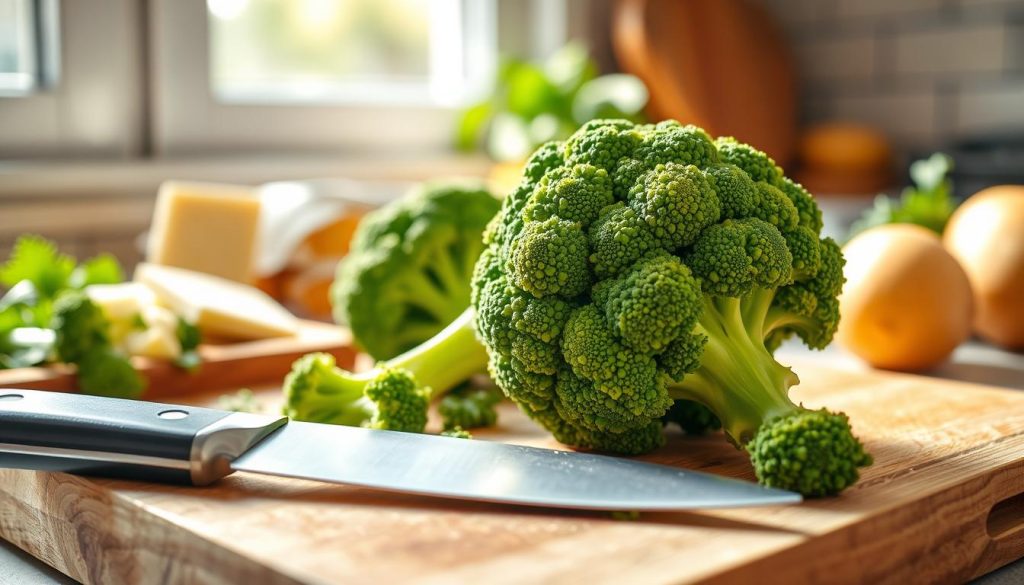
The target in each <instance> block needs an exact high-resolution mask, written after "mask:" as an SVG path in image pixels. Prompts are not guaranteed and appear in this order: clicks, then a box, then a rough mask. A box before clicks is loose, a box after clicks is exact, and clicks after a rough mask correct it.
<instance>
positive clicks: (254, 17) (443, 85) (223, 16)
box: [207, 0, 472, 103]
mask: <svg viewBox="0 0 1024 585" xmlns="http://www.w3.org/2000/svg"><path fill="white" fill-rule="evenodd" d="M207 8H208V10H209V15H210V18H209V22H210V60H211V67H210V75H211V87H212V90H213V93H214V95H215V96H216V97H217V98H219V99H220V100H222V101H226V102H257V103H274V102H319V103H323V102H343V103H346V102H347V103H353V102H359V103H446V102H454V101H458V100H459V99H460V97H461V96H462V94H463V93H464V92H465V90H466V88H467V87H468V86H469V85H470V81H471V80H470V79H469V77H470V74H469V70H470V67H468V66H467V65H466V64H467V63H471V62H472V61H471V60H470V59H469V58H468V57H467V56H466V51H467V44H468V43H467V39H469V38H470V36H469V35H467V34H466V28H467V15H466V12H467V10H466V9H465V6H464V3H463V2H460V1H459V0H207Z"/></svg>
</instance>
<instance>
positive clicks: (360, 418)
mask: <svg viewBox="0 0 1024 585" xmlns="http://www.w3.org/2000/svg"><path fill="white" fill-rule="evenodd" d="M470 319H471V314H466V315H463V316H462V317H461V318H460V319H458V320H456V321H455V322H453V323H452V324H451V325H449V326H448V327H447V328H445V329H444V330H442V331H441V332H440V333H438V334H437V335H436V336H434V337H432V338H431V339H430V340H428V341H427V343H425V344H423V345H420V346H418V347H417V348H416V349H414V350H412V351H409V352H406V353H404V354H402V355H400V356H398V357H396V358H394V359H391V360H389V361H387V362H381V363H380V364H378V365H377V367H376V368H374V369H373V370H370V371H368V372H361V373H353V372H348V371H346V370H343V369H341V368H338V367H337V366H336V365H335V360H334V356H331V355H330V354H326V353H312V354H308V355H305V356H303V357H301V358H299V359H298V360H296V361H295V363H294V364H292V369H291V371H290V372H289V373H288V375H287V376H286V377H285V380H284V396H285V405H284V414H285V415H287V416H288V417H290V418H293V419H295V420H302V421H309V422H319V423H329V424H339V425H347V426H362V427H370V428H377V429H387V430H395V431H407V432H416V433H421V432H423V429H424V427H425V426H426V423H427V407H428V406H429V403H430V400H431V398H432V397H434V396H440V395H443V394H444V393H445V392H448V391H449V390H451V389H452V388H455V387H456V386H458V385H460V384H462V383H463V382H464V381H465V380H466V379H467V378H469V377H470V376H472V375H473V374H475V373H476V372H478V371H480V370H482V369H483V368H484V367H485V365H486V363H487V355H486V352H485V351H484V350H483V348H482V347H480V345H479V344H478V343H476V340H475V339H474V336H473V331H472V329H471V328H470V327H469V326H468V325H469V322H470ZM437 356H445V358H446V359H444V360H441V359H437ZM449 359H450V360H452V361H448V360H449Z"/></svg>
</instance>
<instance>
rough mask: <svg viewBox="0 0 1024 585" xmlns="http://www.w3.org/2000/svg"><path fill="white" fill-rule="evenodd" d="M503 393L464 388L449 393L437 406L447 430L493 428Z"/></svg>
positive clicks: (485, 389)
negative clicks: (497, 407)
mask: <svg viewBox="0 0 1024 585" xmlns="http://www.w3.org/2000/svg"><path fill="white" fill-rule="evenodd" d="M499 402H501V393H500V392H498V391H496V389H494V388H469V387H463V388H459V389H456V390H454V391H452V392H449V393H448V394H446V395H445V397H444V398H442V399H441V402H440V403H438V405H437V411H438V413H439V414H440V415H441V424H442V426H443V427H444V428H445V430H452V429H456V428H458V429H477V428H481V427H493V426H494V424H495V423H496V422H497V421H498V411H497V410H496V409H495V407H496V406H497V405H498V403H499Z"/></svg>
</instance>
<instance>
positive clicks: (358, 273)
mask: <svg viewBox="0 0 1024 585" xmlns="http://www.w3.org/2000/svg"><path fill="white" fill-rule="evenodd" d="M535 163H536V164H541V163H539V162H537V161H535ZM536 164H535V166H536ZM499 207H500V203H499V202H498V200H497V199H495V198H494V196H493V195H491V194H490V193H489V192H488V191H487V190H486V189H485V188H484V187H483V186H482V185H479V184H475V183H458V182H453V181H445V182H437V183H427V184H425V185H423V186H422V187H420V188H419V189H418V190H416V191H414V192H412V193H410V194H409V195H408V196H406V197H403V198H402V199H399V200H397V201H395V202H393V203H391V204H389V205H385V206H384V207H382V208H380V209H378V210H375V211H373V212H371V213H369V214H367V215H366V217H364V218H363V219H362V221H361V222H360V223H359V227H358V228H357V229H356V232H355V234H354V235H353V238H352V247H351V250H350V251H349V254H348V255H347V256H346V257H345V259H343V260H342V261H341V262H340V263H339V265H338V272H337V277H336V279H335V282H334V285H333V286H332V288H331V299H332V303H333V306H334V315H335V319H336V320H337V321H338V322H339V323H342V324H345V325H347V326H348V327H349V328H350V329H351V330H352V333H353V336H354V337H355V340H356V343H357V344H358V345H359V346H360V347H361V348H362V349H364V350H365V351H366V352H367V353H369V354H370V355H372V356H373V357H375V358H377V359H389V358H392V357H394V356H396V355H398V354H400V353H402V352H403V351H406V350H408V349H411V348H412V347H414V346H416V345H417V344H419V343H421V342H423V341H426V340H427V339H429V338H430V337H431V336H433V335H434V334H436V333H437V332H438V331H440V330H441V329H443V328H444V327H445V326H446V325H447V324H448V323H450V322H451V321H452V320H454V319H455V318H456V317H458V316H459V314H460V313H462V311H464V310H465V309H466V307H467V306H468V305H469V301H470V282H471V276H472V274H473V267H474V265H475V263H476V260H477V257H479V256H480V252H481V251H482V250H483V242H482V240H481V234H482V233H483V231H484V228H485V227H486V226H487V222H488V221H489V220H490V219H491V217H493V216H494V214H495V213H497V211H498V209H499Z"/></svg>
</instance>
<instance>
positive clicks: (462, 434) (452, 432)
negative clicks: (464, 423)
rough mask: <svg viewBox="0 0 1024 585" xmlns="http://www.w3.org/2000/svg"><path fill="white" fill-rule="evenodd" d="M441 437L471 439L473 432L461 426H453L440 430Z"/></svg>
mask: <svg viewBox="0 0 1024 585" xmlns="http://www.w3.org/2000/svg"><path fill="white" fill-rule="evenodd" d="M441 436H442V437H451V438H453V439H472V438H473V434H472V433H470V432H469V431H467V430H466V429H464V428H462V427H453V428H450V429H445V430H443V431H441Z"/></svg>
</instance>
